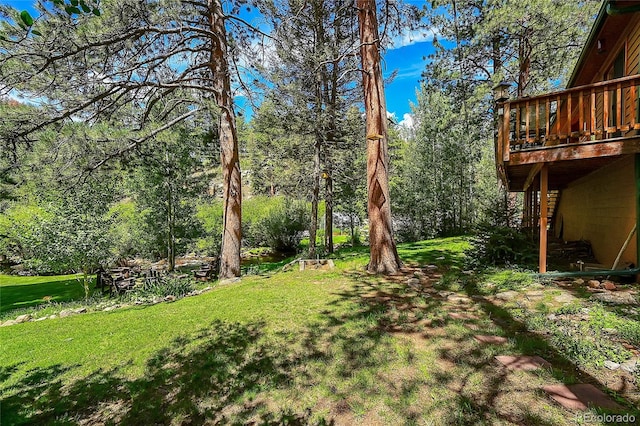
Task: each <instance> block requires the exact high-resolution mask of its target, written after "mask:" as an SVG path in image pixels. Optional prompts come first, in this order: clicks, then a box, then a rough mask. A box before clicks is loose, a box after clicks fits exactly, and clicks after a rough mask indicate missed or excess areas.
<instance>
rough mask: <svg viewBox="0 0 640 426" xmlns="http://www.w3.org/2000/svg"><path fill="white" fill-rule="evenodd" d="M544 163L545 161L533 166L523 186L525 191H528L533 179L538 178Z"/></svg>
mask: <svg viewBox="0 0 640 426" xmlns="http://www.w3.org/2000/svg"><path fill="white" fill-rule="evenodd" d="M543 164H544V163H538V164H534V166H533V167H532V168H531V171H530V172H529V175H528V176H527V179H526V180H525V181H524V185H523V186H522V190H523V191H526V190H527V188H529V186H530V185H531V184H532V183H533V180H534V179H535V178H536V176H537V175H538V173H540V169H542V166H543Z"/></svg>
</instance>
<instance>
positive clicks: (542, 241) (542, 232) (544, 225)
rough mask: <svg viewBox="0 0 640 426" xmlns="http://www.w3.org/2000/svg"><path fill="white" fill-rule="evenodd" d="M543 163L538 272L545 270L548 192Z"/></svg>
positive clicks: (542, 272) (546, 173)
mask: <svg viewBox="0 0 640 426" xmlns="http://www.w3.org/2000/svg"><path fill="white" fill-rule="evenodd" d="M548 167H549V166H548V165H547V164H545V165H544V166H542V169H541V170H540V263H539V272H540V273H541V274H544V273H545V272H547V220H548V218H547V210H548V209H547V196H548V192H549V169H548Z"/></svg>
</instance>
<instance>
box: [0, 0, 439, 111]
mask: <svg viewBox="0 0 640 426" xmlns="http://www.w3.org/2000/svg"><path fill="white" fill-rule="evenodd" d="M0 3H2V4H8V5H10V6H13V7H15V8H16V9H19V10H28V11H30V12H32V13H33V14H34V15H35V12H34V10H33V8H32V5H33V3H34V1H33V0H0ZM396 45H397V46H399V47H396V48H393V49H387V50H386V51H385V52H384V57H383V59H384V62H383V64H382V65H383V73H384V76H385V78H386V77H388V76H389V75H391V74H392V73H393V71H394V70H397V72H398V73H397V76H396V78H395V79H394V80H393V82H392V83H391V84H389V85H387V86H386V88H385V92H386V98H387V110H388V111H389V112H392V113H395V115H396V117H397V119H398V121H400V120H402V119H403V116H404V114H407V113H410V112H411V108H410V102H415V100H416V90H417V88H418V87H419V85H420V76H421V73H422V71H423V70H424V68H425V65H426V61H425V60H424V59H423V58H424V57H426V56H428V55H429V54H431V53H432V52H433V50H434V49H433V45H432V44H431V41H430V39H428V37H425V36H424V35H418V36H417V41H416V40H410V39H409V37H404V38H403V39H402V38H399V40H398V43H396ZM240 103H242V102H240Z"/></svg>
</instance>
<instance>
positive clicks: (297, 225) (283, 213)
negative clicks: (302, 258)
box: [253, 199, 309, 253]
mask: <svg viewBox="0 0 640 426" xmlns="http://www.w3.org/2000/svg"><path fill="white" fill-rule="evenodd" d="M308 223H309V214H308V209H307V205H306V203H304V202H302V201H293V200H289V199H285V201H284V204H283V205H282V206H277V207H275V208H273V209H271V210H270V211H269V213H268V214H267V216H266V217H264V218H263V219H261V220H258V221H257V222H256V223H255V224H254V225H253V231H254V234H255V237H256V240H257V241H259V242H260V243H262V244H266V245H267V246H269V247H271V249H273V250H275V251H278V252H283V253H287V252H294V251H296V249H297V248H298V245H299V244H300V240H301V239H302V234H303V232H304V231H305V230H306V229H307V225H308Z"/></svg>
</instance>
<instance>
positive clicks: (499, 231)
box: [465, 226, 537, 268]
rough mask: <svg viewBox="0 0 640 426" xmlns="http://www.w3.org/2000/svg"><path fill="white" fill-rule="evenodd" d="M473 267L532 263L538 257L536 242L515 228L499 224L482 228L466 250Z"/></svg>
mask: <svg viewBox="0 0 640 426" xmlns="http://www.w3.org/2000/svg"><path fill="white" fill-rule="evenodd" d="M465 254H466V257H467V259H468V261H469V262H470V266H471V267H476V268H478V267H480V268H484V267H487V266H511V265H530V264H532V263H535V261H536V259H537V254H536V244H535V243H534V242H533V241H532V240H531V238H530V237H529V236H527V235H526V234H525V233H523V232H521V231H520V230H518V229H515V228H509V227H506V226H498V227H493V228H487V229H483V230H480V231H479V232H478V233H477V234H476V235H475V236H474V237H472V238H471V248H470V249H469V250H467V251H466V252H465Z"/></svg>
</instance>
